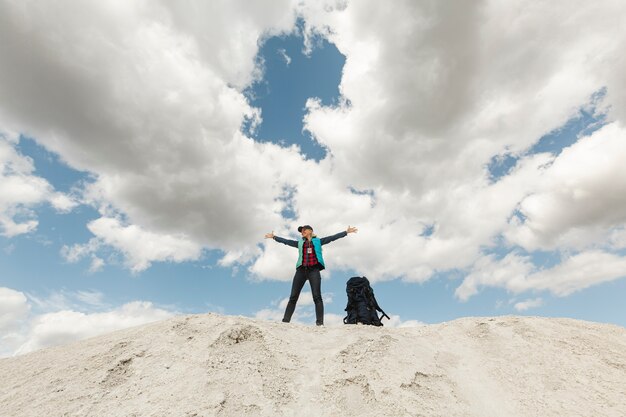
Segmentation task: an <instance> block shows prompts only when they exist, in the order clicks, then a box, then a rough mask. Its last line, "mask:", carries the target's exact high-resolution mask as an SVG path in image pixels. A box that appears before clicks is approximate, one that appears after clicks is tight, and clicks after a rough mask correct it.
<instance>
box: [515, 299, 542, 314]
mask: <svg viewBox="0 0 626 417" xmlns="http://www.w3.org/2000/svg"><path fill="white" fill-rule="evenodd" d="M542 305H543V300H542V299H541V298H533V299H528V300H525V301H520V302H519V303H515V305H514V308H515V309H516V310H517V311H526V310H530V309H532V308H537V307H541V306H542Z"/></svg>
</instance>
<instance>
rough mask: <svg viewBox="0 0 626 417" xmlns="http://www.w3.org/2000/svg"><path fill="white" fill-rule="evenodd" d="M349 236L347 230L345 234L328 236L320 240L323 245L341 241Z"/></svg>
mask: <svg viewBox="0 0 626 417" xmlns="http://www.w3.org/2000/svg"><path fill="white" fill-rule="evenodd" d="M346 236H348V232H346V231H345V230H344V231H343V232H340V233H337V234H336V235H332V236H326V237H323V238H321V239H320V242H321V243H322V245H325V244H327V243H330V242H332V241H333V240H337V239H341V238H342V237H346Z"/></svg>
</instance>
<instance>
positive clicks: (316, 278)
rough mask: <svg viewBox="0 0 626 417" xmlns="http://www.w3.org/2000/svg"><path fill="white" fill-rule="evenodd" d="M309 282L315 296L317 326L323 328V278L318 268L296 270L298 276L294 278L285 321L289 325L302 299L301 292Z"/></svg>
mask: <svg viewBox="0 0 626 417" xmlns="http://www.w3.org/2000/svg"><path fill="white" fill-rule="evenodd" d="M307 280H309V284H311V293H312V294H313V302H314V303H315V324H317V325H318V326H321V325H323V324H324V302H323V301H322V288H321V287H322V277H321V275H320V270H319V268H318V267H313V268H305V267H300V268H297V269H296V274H295V275H294V276H293V283H292V284H291V295H290V296H289V302H288V303H287V308H286V309H285V316H284V317H283V321H284V322H285V323H289V321H291V316H292V315H293V312H294V310H295V309H296V303H297V302H298V297H300V291H302V287H304V283H305V282H306V281H307Z"/></svg>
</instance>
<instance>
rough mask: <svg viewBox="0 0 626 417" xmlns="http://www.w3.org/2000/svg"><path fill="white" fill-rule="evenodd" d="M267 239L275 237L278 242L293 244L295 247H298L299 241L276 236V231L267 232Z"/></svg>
mask: <svg viewBox="0 0 626 417" xmlns="http://www.w3.org/2000/svg"><path fill="white" fill-rule="evenodd" d="M265 239H274V240H275V241H276V242H279V243H282V244H285V245H287V246H293V247H294V248H297V247H298V242H297V241H295V240H291V239H284V238H282V237H279V236H276V235H275V234H274V232H271V233H266V234H265Z"/></svg>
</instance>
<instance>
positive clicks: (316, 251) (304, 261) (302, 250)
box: [265, 224, 358, 326]
mask: <svg viewBox="0 0 626 417" xmlns="http://www.w3.org/2000/svg"><path fill="white" fill-rule="evenodd" d="M357 231H358V229H357V228H356V227H351V226H348V229H346V230H344V231H343V232H340V233H337V234H336V235H332V236H327V237H323V238H321V239H320V238H318V237H317V236H315V235H314V234H313V228H312V227H311V226H309V225H308V224H307V225H304V226H300V227H298V232H300V234H301V235H302V239H300V240H297V241H296V240H290V239H284V238H282V237H279V236H276V235H274V232H271V233H267V234H266V235H265V238H266V239H274V240H275V241H276V242H279V243H283V244H285V245H287V246H292V247H294V248H298V254H299V256H298V261H297V262H296V273H295V275H294V276H293V282H292V284H291V294H290V296H289V302H288V303H287V308H286V309H285V315H284V316H283V322H285V323H289V322H290V321H291V316H292V315H293V312H294V310H295V309H296V303H297V302H298V297H300V291H302V287H303V286H304V283H305V282H306V281H307V280H308V281H309V284H310V285H311V293H312V295H313V302H314V303H315V324H316V325H318V326H323V325H324V303H323V301H322V289H321V287H322V277H321V275H320V271H322V270H323V269H325V268H326V264H325V263H324V257H323V256H322V246H323V245H326V244H327V243H330V242H333V241H335V240H337V239H340V238H342V237H346V236H347V235H348V233H356V232H357Z"/></svg>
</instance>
